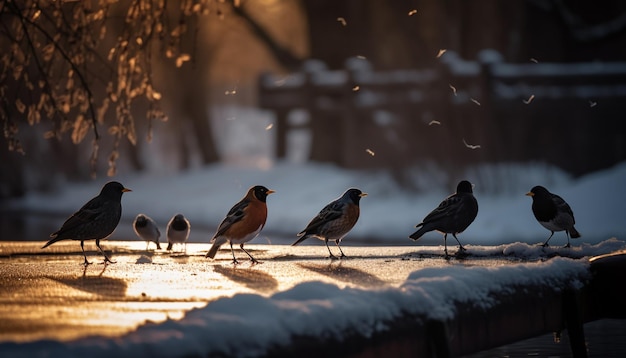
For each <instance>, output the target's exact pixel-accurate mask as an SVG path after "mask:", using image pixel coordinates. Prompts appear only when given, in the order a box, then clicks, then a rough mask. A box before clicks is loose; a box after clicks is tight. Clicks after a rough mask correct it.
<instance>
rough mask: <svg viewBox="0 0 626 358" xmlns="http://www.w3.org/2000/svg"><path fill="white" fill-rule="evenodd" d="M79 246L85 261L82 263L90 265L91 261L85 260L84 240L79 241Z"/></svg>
mask: <svg viewBox="0 0 626 358" xmlns="http://www.w3.org/2000/svg"><path fill="white" fill-rule="evenodd" d="M80 248H81V250H83V256H84V257H85V262H84V263H83V265H85V266H87V265H91V262H89V261H87V254H85V242H84V241H81V242H80Z"/></svg>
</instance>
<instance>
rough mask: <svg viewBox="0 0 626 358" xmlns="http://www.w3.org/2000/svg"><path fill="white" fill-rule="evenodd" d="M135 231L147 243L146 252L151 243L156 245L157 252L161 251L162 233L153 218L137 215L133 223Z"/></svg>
mask: <svg viewBox="0 0 626 358" xmlns="http://www.w3.org/2000/svg"><path fill="white" fill-rule="evenodd" d="M133 229H134V230H135V234H137V236H139V238H140V239H142V240H144V241H145V242H146V250H148V248H149V247H150V243H151V242H154V243H155V244H156V248H157V250H161V244H159V238H160V237H161V231H159V227H158V226H157V224H156V222H154V220H152V218H151V217H149V216H147V215H145V214H139V215H137V217H135V221H134V222H133Z"/></svg>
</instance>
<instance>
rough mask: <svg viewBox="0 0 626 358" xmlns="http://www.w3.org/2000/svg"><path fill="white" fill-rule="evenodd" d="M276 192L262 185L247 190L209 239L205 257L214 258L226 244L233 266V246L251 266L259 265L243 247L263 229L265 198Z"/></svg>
mask: <svg viewBox="0 0 626 358" xmlns="http://www.w3.org/2000/svg"><path fill="white" fill-rule="evenodd" d="M275 192H276V191H274V190H272V189H268V188H266V187H264V186H262V185H255V186H253V187H251V188H250V189H248V192H247V193H246V195H245V196H244V197H243V198H242V199H241V200H240V201H239V202H238V203H237V204H235V205H234V206H233V207H232V208H231V209H230V211H228V214H226V217H225V218H224V219H223V220H222V222H221V223H220V225H219V226H218V228H217V231H216V232H215V235H213V238H211V241H210V242H211V243H212V245H211V248H210V249H209V251H208V252H207V254H206V256H205V257H208V258H215V254H216V253H217V250H219V248H220V247H221V246H222V245H224V244H225V243H226V242H228V243H229V244H230V252H231V253H232V255H233V264H235V265H237V264H238V263H239V261H237V257H235V251H234V250H233V244H239V248H241V250H243V252H245V253H246V254H247V255H248V257H250V261H252V263H253V264H257V263H259V261H257V260H256V259H255V258H254V257H252V255H250V253H249V252H248V251H246V249H244V248H243V245H244V244H245V243H246V242H248V241H250V240H252V239H254V238H255V237H256V236H257V235H259V233H260V232H261V230H262V229H263V227H264V226H265V221H266V220H267V196H268V195H270V194H273V193H275Z"/></svg>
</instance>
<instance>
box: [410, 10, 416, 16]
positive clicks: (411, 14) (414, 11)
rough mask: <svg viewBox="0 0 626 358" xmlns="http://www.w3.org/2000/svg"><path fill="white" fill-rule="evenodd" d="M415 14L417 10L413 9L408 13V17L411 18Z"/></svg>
mask: <svg viewBox="0 0 626 358" xmlns="http://www.w3.org/2000/svg"><path fill="white" fill-rule="evenodd" d="M415 14H417V10H415V9H413V10H411V11H409V16H413V15H415Z"/></svg>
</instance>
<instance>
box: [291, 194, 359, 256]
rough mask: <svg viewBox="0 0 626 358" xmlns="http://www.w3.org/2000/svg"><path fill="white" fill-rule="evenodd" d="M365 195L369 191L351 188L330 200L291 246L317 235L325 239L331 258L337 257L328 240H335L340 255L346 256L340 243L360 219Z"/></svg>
mask: <svg viewBox="0 0 626 358" xmlns="http://www.w3.org/2000/svg"><path fill="white" fill-rule="evenodd" d="M364 196H367V193H364V192H362V191H361V190H359V189H355V188H350V189H348V190H346V192H345V193H343V195H342V196H340V197H339V198H337V199H335V200H333V201H332V202H330V203H329V204H328V205H326V206H325V207H324V208H323V209H322V210H321V211H320V212H319V213H318V214H317V216H315V217H314V218H313V219H311V222H309V224H308V225H307V226H306V228H305V229H304V230H302V231H301V232H299V233H298V236H300V238H299V239H298V241H296V242H294V243H293V244H292V245H291V246H295V245H298V244H299V243H301V242H302V241H304V240H306V239H308V238H309V237H317V238H318V239H320V240H324V243H325V244H326V248H327V249H328V253H329V254H330V258H335V255H333V253H332V252H331V251H330V247H328V240H333V241H335V244H336V245H337V248H339V252H341V256H340V257H346V255H345V254H344V253H343V250H341V246H339V244H340V243H341V240H342V239H343V238H344V237H345V236H346V235H347V234H348V232H350V230H352V228H353V227H354V225H355V224H356V222H357V220H359V215H360V207H359V202H360V201H361V198H362V197H364Z"/></svg>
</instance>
